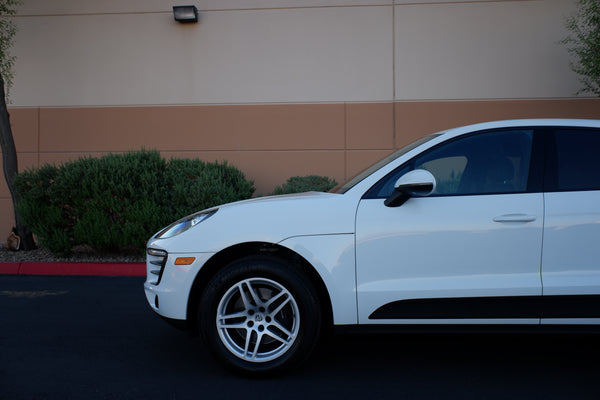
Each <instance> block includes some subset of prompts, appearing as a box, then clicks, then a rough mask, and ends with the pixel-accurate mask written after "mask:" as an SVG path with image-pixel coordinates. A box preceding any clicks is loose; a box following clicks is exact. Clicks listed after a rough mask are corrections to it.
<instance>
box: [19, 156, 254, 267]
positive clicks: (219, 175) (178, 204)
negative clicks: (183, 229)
mask: <svg viewBox="0 0 600 400" xmlns="http://www.w3.org/2000/svg"><path fill="white" fill-rule="evenodd" d="M15 187H16V190H17V194H18V196H19V198H20V200H19V202H18V204H17V211H18V212H19V215H20V216H21V219H22V220H23V222H24V223H25V224H26V225H27V226H28V227H29V228H30V229H31V231H32V232H33V233H34V234H35V235H36V237H37V238H38V240H39V242H40V244H41V245H42V246H44V247H46V248H47V249H48V250H50V251H51V252H52V253H53V254H55V255H59V256H66V255H68V254H69V253H70V252H71V251H72V249H73V247H75V246H77V245H89V246H91V247H92V248H94V249H96V250H98V251H110V252H114V251H119V250H122V249H132V248H133V249H140V251H142V250H143V249H144V247H145V244H146V241H147V240H148V238H149V237H150V236H151V235H152V234H153V233H155V232H157V231H158V230H159V229H161V228H162V227H164V226H166V225H168V224H170V223H171V222H173V221H175V220H177V219H179V218H181V217H184V216H185V215H188V214H191V213H193V212H195V211H198V210H202V209H205V208H209V207H213V206H216V205H219V204H222V203H228V202H233V201H237V200H242V199H247V198H250V197H251V196H252V194H253V193H254V190H255V189H254V185H253V182H252V181H248V180H246V178H245V177H244V174H243V173H242V172H241V171H240V170H238V169H237V168H235V167H233V166H230V165H228V164H227V162H223V163H218V162H214V163H206V162H204V161H201V160H198V159H195V160H190V159H171V160H168V161H167V160H165V159H163V158H162V157H161V156H160V153H159V152H158V151H155V150H150V151H148V150H140V151H134V152H128V153H125V154H110V155H107V156H104V157H101V158H92V157H84V158H80V159H79V160H76V161H72V162H67V163H64V164H62V165H61V166H58V167H57V166H54V165H44V166H42V167H41V168H39V169H30V170H27V171H25V172H22V173H20V174H18V175H17V176H16V178H15Z"/></svg>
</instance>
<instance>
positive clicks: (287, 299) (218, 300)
mask: <svg viewBox="0 0 600 400" xmlns="http://www.w3.org/2000/svg"><path fill="white" fill-rule="evenodd" d="M198 310H199V311H198V323H199V328H200V332H201V335H202V337H203V338H204V340H205V342H206V343H207V344H208V345H209V347H210V348H211V350H212V351H213V352H214V353H215V355H216V356H217V357H218V358H219V359H220V360H222V361H224V362H225V363H226V365H227V366H229V367H233V368H235V369H237V370H239V371H243V372H247V373H254V374H261V373H262V374H265V373H272V372H278V371H281V370H284V369H287V368H289V367H292V366H294V365H297V364H298V363H299V362H301V361H303V360H305V359H306V358H307V357H308V356H309V355H310V353H311V351H312V349H313V348H314V346H315V344H316V342H317V341H318V338H319V333H320V329H321V310H320V307H319V302H318V298H317V296H316V294H315V291H314V289H313V287H312V284H311V283H310V281H309V280H308V279H307V278H306V277H305V276H304V275H302V273H301V272H300V271H299V269H298V268H297V267H295V266H294V265H290V264H288V263H286V262H285V261H284V260H281V259H279V258H274V257H259V256H252V257H247V258H243V259H240V260H238V261H235V262H233V263H231V264H229V265H228V266H227V267H225V268H224V269H223V270H222V271H220V272H219V273H217V274H216V275H215V276H214V277H213V279H211V280H210V282H209V283H208V285H207V287H206V289H205V290H204V292H203V294H202V296H201V298H200V305H199V308H198Z"/></svg>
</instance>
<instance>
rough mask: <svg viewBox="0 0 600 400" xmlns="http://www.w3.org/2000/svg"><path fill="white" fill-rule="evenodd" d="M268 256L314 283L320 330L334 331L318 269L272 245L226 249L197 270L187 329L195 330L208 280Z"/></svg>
mask: <svg viewBox="0 0 600 400" xmlns="http://www.w3.org/2000/svg"><path fill="white" fill-rule="evenodd" d="M256 255H263V256H270V257H276V258H279V259H281V260H283V261H285V262H287V263H290V264H291V265H292V266H294V267H296V268H298V269H299V270H300V271H301V272H302V273H304V274H305V275H306V276H307V277H308V279H309V280H310V281H311V283H312V284H313V287H314V289H315V291H316V293H317V296H318V297H319V302H320V304H321V307H322V324H321V326H322V330H323V331H324V333H328V331H329V330H331V329H332V328H333V308H332V304H331V298H330V296H329V292H328V290H327V287H326V285H325V283H324V282H323V279H322V278H321V276H320V275H319V273H318V272H317V270H316V269H315V268H314V267H313V266H312V264H310V263H309V262H308V261H307V260H306V259H305V258H304V257H302V256H301V255H299V254H298V253H296V252H294V251H293V250H290V249H288V248H287V247H284V246H280V245H277V244H274V243H266V242H248V243H240V244H236V245H234V246H231V247H228V248H226V249H223V250H221V251H220V252H218V253H216V254H214V255H213V256H212V257H211V258H210V259H209V260H208V261H207V262H206V263H205V264H204V265H203V266H202V268H201V269H200V271H199V272H198V274H197V275H196V278H195V279H194V283H193V284H192V289H191V291H190V295H189V297H188V306H187V323H188V326H189V328H190V329H192V330H193V331H197V315H198V305H199V299H200V296H201V294H202V292H203V290H204V288H205V287H206V285H207V284H208V282H209V281H210V279H211V278H212V277H213V276H214V275H215V274H216V273H217V272H218V271H219V270H220V269H221V268H223V267H225V266H226V265H228V264H229V263H231V262H233V261H235V260H238V259H240V258H243V257H248V256H256Z"/></svg>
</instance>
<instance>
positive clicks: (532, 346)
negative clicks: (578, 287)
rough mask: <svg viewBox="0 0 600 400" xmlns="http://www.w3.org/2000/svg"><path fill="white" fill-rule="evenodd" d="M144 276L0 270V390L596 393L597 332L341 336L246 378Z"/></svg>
mask: <svg viewBox="0 0 600 400" xmlns="http://www.w3.org/2000/svg"><path fill="white" fill-rule="evenodd" d="M143 281H144V278H142V277H89V276H88V277H73V276H72V277H58V276H54V277H43V276H11V275H0V399H138V398H140V399H141V398H152V399H191V398H206V399H209V398H210V399H231V398H244V399H263V400H264V399H306V398H313V399H322V398H328V399H330V398H350V399H391V398H393V399H404V398H406V399H506V398H511V399H567V398H568V399H598V398H600V385H598V374H599V373H600V364H599V363H598V360H599V359H600V346H598V343H599V341H600V336H598V335H558V334H551V335H550V334H544V335H542V334H527V335H516V334H511V335H498V334H478V335H474V334H445V335H444V334H426V335H424V334H386V335H374V334H368V335H367V334H362V335H346V336H340V335H334V336H333V337H332V338H330V339H329V340H327V341H326V342H324V343H323V344H321V345H320V346H319V347H318V348H317V351H316V352H315V354H314V355H313V357H312V358H311V359H310V360H309V361H308V363H307V364H306V365H304V366H303V367H302V368H300V369H298V370H294V371H290V372H289V373H287V374H285V375H283V376H279V377H275V378H270V379H249V378H245V377H240V376H238V375H235V374H232V373H231V372H229V371H228V370H225V369H223V368H222V367H221V366H220V365H219V364H217V363H216V362H215V361H214V359H213V358H212V357H211V355H210V354H209V353H208V351H207V349H206V348H205V347H204V345H203V344H202V343H201V342H200V341H199V339H198V338H196V337H193V336H191V335H189V334H187V333H185V332H181V331H178V330H176V329H175V328H173V327H171V326H169V325H168V324H166V323H165V322H164V321H162V320H161V319H160V318H159V317H157V316H156V315H154V314H153V312H152V311H151V310H150V308H149V307H148V306H147V304H146V300H145V297H144V293H143V289H142V284H143Z"/></svg>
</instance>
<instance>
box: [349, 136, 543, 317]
mask: <svg viewBox="0 0 600 400" xmlns="http://www.w3.org/2000/svg"><path fill="white" fill-rule="evenodd" d="M535 137H536V136H535V135H534V130H533V129H510V130H494V131H487V132H480V133H476V134H472V135H468V136H462V137H459V138H458V139H454V140H450V141H448V142H444V143H442V144H441V145H438V146H436V147H434V148H433V149H430V150H427V151H425V152H423V153H422V154H420V155H418V156H416V157H414V158H413V159H412V160H410V161H408V162H406V163H405V164H404V165H402V166H401V167H399V168H397V169H396V170H395V171H394V172H392V173H391V174H389V175H388V176H387V177H385V178H384V179H382V180H381V181H380V182H379V183H377V184H376V185H375V186H374V187H373V188H371V190H369V191H368V192H367V193H366V194H365V195H364V196H363V198H362V200H361V201H360V203H359V206H358V209H357V216H356V262H357V266H356V268H357V297H358V310H359V323H363V324H386V323H409V324H410V323H420V324H428V323H453V324H454V323H495V322H504V323H524V324H527V323H530V324H537V323H539V311H538V309H537V308H536V305H535V302H536V301H539V298H540V295H541V280H540V261H541V260H540V259H541V246H542V226H543V195H542V193H541V185H540V182H539V181H541V178H539V172H540V170H541V169H540V168H539V165H540V163H541V161H540V160H541V158H540V156H539V155H538V153H539V151H534V149H536V148H537V146H534V145H533V143H534V138H535ZM536 142H537V141H536ZM413 169H426V170H428V171H430V172H431V173H432V174H433V175H434V177H435V178H436V182H437V186H436V189H435V191H434V193H433V194H432V195H430V196H428V197H421V198H419V197H413V198H410V199H409V200H408V201H407V202H406V203H404V204H403V205H401V206H399V207H386V206H385V205H384V199H385V198H386V197H388V196H389V195H390V194H391V193H392V191H393V186H394V183H395V182H396V180H397V179H398V178H399V177H400V176H401V175H403V174H404V173H406V172H408V171H410V170H413Z"/></svg>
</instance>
